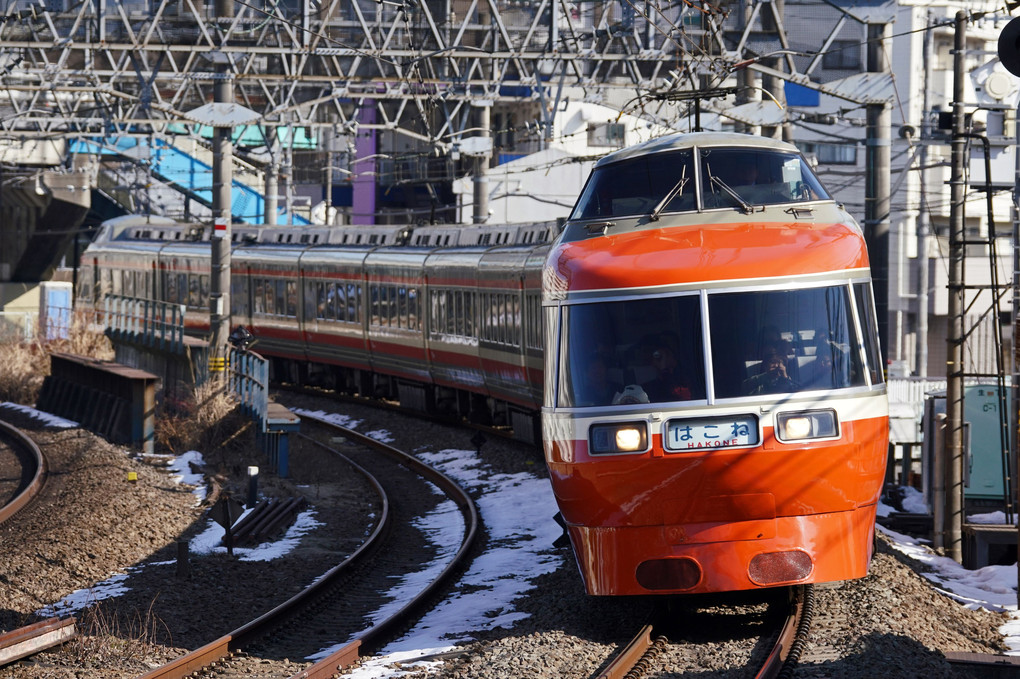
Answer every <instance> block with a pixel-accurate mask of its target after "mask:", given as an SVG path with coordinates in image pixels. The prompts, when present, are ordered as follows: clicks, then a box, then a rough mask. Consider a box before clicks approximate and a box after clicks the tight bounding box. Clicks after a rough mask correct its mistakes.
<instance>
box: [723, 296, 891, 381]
mask: <svg viewBox="0 0 1020 679" xmlns="http://www.w3.org/2000/svg"><path fill="white" fill-rule="evenodd" d="M708 310H709V322H710V327H711V337H712V374H713V378H714V382H715V395H716V398H735V397H739V396H758V395H763V394H779V393H789V392H795V391H810V390H815V389H843V388H846V387H859V386H864V384H865V376H864V370H863V369H862V354H861V347H862V345H863V343H862V341H861V336H860V333H858V332H857V329H856V324H855V322H854V315H853V311H852V307H851V304H850V289H849V288H848V287H846V286H832V287H825V288H811V289H806V290H782V291H775V292H734V293H721V294H714V295H709V297H708ZM866 334H867V333H866ZM869 344H872V343H871V342H869Z"/></svg>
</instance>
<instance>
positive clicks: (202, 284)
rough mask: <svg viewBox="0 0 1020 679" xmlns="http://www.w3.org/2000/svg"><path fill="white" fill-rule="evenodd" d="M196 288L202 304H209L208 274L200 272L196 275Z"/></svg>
mask: <svg viewBox="0 0 1020 679" xmlns="http://www.w3.org/2000/svg"><path fill="white" fill-rule="evenodd" d="M198 290H199V295H200V300H201V302H200V303H201V304H202V306H206V307H207V306H209V275H208V274H201V275H199V277H198Z"/></svg>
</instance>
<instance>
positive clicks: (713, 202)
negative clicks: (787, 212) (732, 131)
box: [699, 148, 829, 209]
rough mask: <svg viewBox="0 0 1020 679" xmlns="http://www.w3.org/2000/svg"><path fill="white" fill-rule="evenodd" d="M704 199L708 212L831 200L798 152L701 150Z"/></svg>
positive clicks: (702, 195) (702, 192)
mask: <svg viewBox="0 0 1020 679" xmlns="http://www.w3.org/2000/svg"><path fill="white" fill-rule="evenodd" d="M699 155H700V162H701V200H702V203H703V204H704V206H705V208H706V209H710V208H729V207H743V208H749V207H751V206H755V205H778V204H782V203H796V202H803V201H811V200H823V199H828V198H829V195H828V194H827V193H826V192H825V189H823V188H822V185H821V183H819V181H818V178H817V177H815V175H814V173H813V172H812V171H811V168H810V167H808V164H807V163H806V162H804V159H803V158H802V157H801V156H800V155H799V154H796V153H784V152H782V151H775V150H761V149H727V148H719V149H701V150H700V152H699Z"/></svg>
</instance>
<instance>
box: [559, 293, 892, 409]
mask: <svg viewBox="0 0 1020 679" xmlns="http://www.w3.org/2000/svg"><path fill="white" fill-rule="evenodd" d="M872 305H873V300H872V297H871V294H870V287H869V286H868V285H867V284H866V283H865V284H856V283H855V284H854V285H851V284H849V283H840V284H829V285H814V286H806V287H797V288H792V289H791V288H782V289H774V290H771V289H760V288H758V289H740V288H736V289H727V290H712V291H705V290H701V291H694V292H688V293H678V294H668V295H659V296H654V297H651V296H641V297H630V298H620V299H614V300H609V301H598V302H587V301H584V302H578V303H573V304H565V305H564V306H563V307H561V311H562V313H561V321H560V323H561V331H560V333H559V337H560V345H559V352H558V359H559V360H558V363H557V365H558V373H557V375H558V380H557V397H556V398H557V407H562V408H584V407H606V406H619V405H636V404H648V403H682V404H684V405H696V404H698V403H699V402H700V403H701V404H705V403H714V402H716V401H730V400H738V399H745V400H746V399H749V398H763V397H764V398H774V397H776V396H779V395H783V394H792V393H798V392H811V391H831V390H844V389H857V388H866V387H868V386H872V385H876V384H879V383H881V382H882V381H883V376H882V371H881V368H880V366H879V365H878V363H877V361H878V360H879V358H878V357H879V356H880V353H879V350H878V338H877V327H876V325H875V324H874V322H873V321H874V319H873V314H872V313H869V312H868V311H867V310H868V309H871V308H872Z"/></svg>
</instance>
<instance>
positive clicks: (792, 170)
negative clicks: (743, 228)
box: [570, 146, 831, 220]
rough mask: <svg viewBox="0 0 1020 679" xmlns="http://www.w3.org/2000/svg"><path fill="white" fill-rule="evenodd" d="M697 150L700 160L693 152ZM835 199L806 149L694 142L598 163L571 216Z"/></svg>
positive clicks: (612, 216) (747, 207) (582, 217)
mask: <svg viewBox="0 0 1020 679" xmlns="http://www.w3.org/2000/svg"><path fill="white" fill-rule="evenodd" d="M695 157H697V159H698V162H697V163H695V162H694V159H695ZM817 200H831V197H830V196H829V194H828V192H827V191H826V190H825V188H824V187H823V186H822V184H821V182H820V181H819V180H818V177H816V176H815V174H814V172H813V171H812V170H811V167H810V166H809V164H808V163H807V161H806V160H805V159H804V157H803V156H802V155H801V154H799V153H796V152H792V151H783V150H779V149H753V148H733V147H722V146H720V147H694V148H685V149H678V150H673V151H662V152H659V153H651V154H645V155H641V156H637V157H633V158H625V159H623V160H620V161H617V162H614V163H608V164H605V165H600V166H597V167H596V168H595V169H594V170H593V171H592V173H591V177H590V178H589V180H588V182H587V183H586V184H585V186H584V189H583V190H582V191H581V195H580V197H579V198H578V200H577V204H576V205H575V206H574V209H573V211H572V212H571V214H570V219H571V220H590V219H615V218H620V217H633V216H640V215H652V216H653V219H654V218H657V217H658V215H659V214H663V213H676V212H696V211H699V210H713V209H732V208H738V209H743V210H745V211H747V210H750V209H752V208H753V207H758V206H765V205H784V204H788V203H803V202H810V201H817Z"/></svg>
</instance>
